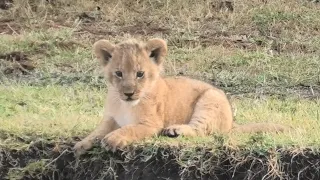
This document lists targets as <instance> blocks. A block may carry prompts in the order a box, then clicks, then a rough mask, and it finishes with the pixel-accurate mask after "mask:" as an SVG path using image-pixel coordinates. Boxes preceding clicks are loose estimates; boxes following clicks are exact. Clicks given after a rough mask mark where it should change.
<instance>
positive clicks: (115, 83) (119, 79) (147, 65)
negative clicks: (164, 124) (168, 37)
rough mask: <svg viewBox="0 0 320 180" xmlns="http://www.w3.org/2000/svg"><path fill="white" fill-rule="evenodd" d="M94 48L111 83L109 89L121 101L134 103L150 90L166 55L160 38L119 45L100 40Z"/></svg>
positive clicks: (164, 43)
mask: <svg viewBox="0 0 320 180" xmlns="http://www.w3.org/2000/svg"><path fill="white" fill-rule="evenodd" d="M93 49H94V53H95V55H96V56H97V58H98V59H99V60H100V62H101V64H102V66H103V68H104V71H105V73H106V77H107V81H108V82H109V84H110V85H111V87H110V88H109V90H110V91H116V94H118V95H119V98H120V99H121V100H123V101H127V102H134V103H138V102H139V99H140V98H143V97H144V95H145V93H146V92H148V91H150V90H151V88H152V86H153V84H154V83H155V82H156V80H157V78H158V77H159V75H160V70H161V65H162V62H163V60H164V56H165V55H166V54H167V45H166V42H165V41H164V40H162V39H151V40H148V41H147V42H138V41H136V40H128V41H125V42H122V43H119V44H112V43H110V42H109V41H107V40H99V41H97V42H96V43H94V45H93Z"/></svg>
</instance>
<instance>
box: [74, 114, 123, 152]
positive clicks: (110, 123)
mask: <svg viewBox="0 0 320 180" xmlns="http://www.w3.org/2000/svg"><path fill="white" fill-rule="evenodd" d="M117 128H119V126H118V125H117V123H116V122H115V121H114V119H113V118H111V117H109V118H106V119H104V120H102V121H101V123H100V124H99V125H98V126H97V127H96V129H95V130H94V131H93V132H92V133H90V134H89V135H88V136H87V137H86V138H84V139H83V140H82V141H80V142H78V143H76V144H75V146H74V147H73V149H74V151H75V154H76V156H80V155H82V154H84V153H85V152H86V151H87V150H89V149H91V148H92V146H93V144H94V142H95V141H97V140H101V139H102V138H103V137H104V136H106V135H107V134H108V133H110V132H111V131H113V130H115V129H117Z"/></svg>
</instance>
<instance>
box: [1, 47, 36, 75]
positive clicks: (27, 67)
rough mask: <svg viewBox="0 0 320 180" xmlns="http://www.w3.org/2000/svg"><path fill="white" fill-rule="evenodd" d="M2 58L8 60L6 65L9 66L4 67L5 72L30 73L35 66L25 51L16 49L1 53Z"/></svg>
mask: <svg viewBox="0 0 320 180" xmlns="http://www.w3.org/2000/svg"><path fill="white" fill-rule="evenodd" d="M0 60H4V61H6V63H5V65H6V66H7V67H5V69H4V74H12V73H13V72H15V71H20V72H22V73H23V74H28V73H29V72H30V71H32V70H33V69H34V68H35V65H34V64H33V62H32V61H31V60H30V59H29V58H28V56H27V55H26V54H25V53H23V52H18V51H15V52H11V53H8V54H0ZM0 63H1V61H0Z"/></svg>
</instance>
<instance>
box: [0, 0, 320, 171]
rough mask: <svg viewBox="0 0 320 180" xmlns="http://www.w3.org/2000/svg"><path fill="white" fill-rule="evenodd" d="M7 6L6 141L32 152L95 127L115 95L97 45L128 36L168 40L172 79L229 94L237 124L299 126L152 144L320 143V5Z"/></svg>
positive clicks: (2, 66)
mask: <svg viewBox="0 0 320 180" xmlns="http://www.w3.org/2000/svg"><path fill="white" fill-rule="evenodd" d="M3 2H6V6H5V7H7V9H6V10H4V9H3V10H1V11H0V42H1V43H0V146H1V147H2V148H8V149H26V148H29V147H30V143H32V142H34V141H38V140H44V141H49V142H59V141H61V140H62V139H63V140H66V139H67V140H70V141H73V139H74V137H83V136H85V135H86V134H87V133H88V132H90V131H91V130H92V129H93V128H94V127H95V125H96V124H97V123H98V122H99V121H100V119H101V117H102V108H103V99H104V97H105V95H106V93H107V87H106V85H105V82H104V79H103V77H102V73H101V69H100V68H99V66H98V63H97V61H96V60H95V59H94V58H93V56H92V51H91V47H92V44H93V42H95V41H96V40H98V39H101V38H106V39H109V40H111V41H114V42H119V41H121V40H123V39H126V38H128V37H135V38H140V39H148V38H151V37H161V38H164V39H166V40H167V42H168V45H169V55H168V58H167V60H166V63H165V68H166V75H168V76H172V75H186V76H190V77H193V78H197V79H201V80H204V81H207V82H209V83H212V84H213V85H215V86H218V87H219V88H221V89H223V90H225V91H226V92H227V93H228V95H229V96H230V99H231V101H232V104H233V105H234V107H235V110H236V116H235V118H236V121H237V122H239V123H249V122H278V123H282V124H288V125H291V126H293V127H294V128H295V131H294V132H291V133H287V134H278V135H277V134H254V135H249V134H235V135H231V136H228V137H220V138H222V139H223V141H222V144H221V143H216V141H217V140H216V139H217V137H216V138H215V137H208V138H204V139H198V138H196V139H178V140H176V139H168V138H154V139H149V140H146V142H145V143H146V146H147V147H150V146H151V147H154V146H159V147H162V146H164V145H163V144H168V145H172V146H176V145H179V144H180V145H183V146H185V147H189V150H190V151H191V152H192V149H194V148H195V147H203V146H205V147H208V146H209V147H215V146H217V147H218V146H221V145H223V146H224V147H229V148H236V149H237V148H241V147H245V148H246V149H249V150H250V151H251V150H252V151H255V150H261V149H263V150H267V149H269V148H274V147H279V146H281V147H283V148H286V149H291V148H294V149H295V150H296V151H299V149H301V148H311V149H314V150H317V149H318V148H319V145H320V142H319V141H320V140H319V138H318V137H319V135H320V134H319V131H318V129H319V128H320V124H319V122H320V100H319V96H320V58H319V53H320V49H319V47H320V11H319V10H318V9H319V4H318V3H316V2H312V1H303V0H299V1H295V0H282V1H258V0H251V1H244V2H242V1H238V0H235V1H234V2H232V3H228V2H225V1H219V0H212V1H199V2H197V3H195V2H194V1H189V0H188V1H185V0H176V1H169V0H167V1H156V0H149V1H144V0H143V1H90V3H88V2H87V1H84V0H79V1H76V2H74V1H70V0H67V1H60V0H52V1H44V0H43V1H42V0H33V1H32V0H29V1H22V0H16V1H13V2H12V1H9V0H7V1H0V6H1V3H3ZM1 7H2V6H1ZM220 138H219V137H218V139H220ZM256 142H261V143H256ZM148 144H149V145H148ZM187 149H188V148H187ZM295 150H293V151H295ZM39 164H40V165H43V163H42V161H41V163H39ZM44 164H45V163H44ZM19 172H20V171H19ZM23 172H24V171H23ZM279 176H280V175H279Z"/></svg>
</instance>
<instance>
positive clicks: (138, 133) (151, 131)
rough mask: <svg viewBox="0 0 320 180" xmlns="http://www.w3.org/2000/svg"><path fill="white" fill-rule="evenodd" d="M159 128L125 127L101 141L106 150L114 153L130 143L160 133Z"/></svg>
mask: <svg viewBox="0 0 320 180" xmlns="http://www.w3.org/2000/svg"><path fill="white" fill-rule="evenodd" d="M161 129H162V128H161V127H160V126H150V125H144V124H136V125H127V126H124V127H122V128H120V129H117V130H115V131H113V132H111V133H109V134H107V135H106V136H105V137H104V138H103V139H102V141H101V143H102V146H104V147H105V148H106V149H107V150H109V149H110V150H112V151H115V150H116V149H122V148H124V147H126V146H127V145H129V144H131V143H132V142H135V141H139V140H142V139H144V138H146V137H152V136H153V135H157V134H158V133H159V132H160V131H161Z"/></svg>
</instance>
